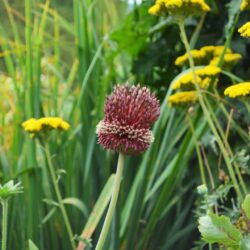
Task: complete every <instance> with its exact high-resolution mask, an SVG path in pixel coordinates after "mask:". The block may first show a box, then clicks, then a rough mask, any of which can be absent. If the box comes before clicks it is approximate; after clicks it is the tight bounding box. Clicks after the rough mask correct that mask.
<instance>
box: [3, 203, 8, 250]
mask: <svg viewBox="0 0 250 250" xmlns="http://www.w3.org/2000/svg"><path fill="white" fill-rule="evenodd" d="M2 209H3V211H2V214H3V218H2V220H3V221H2V250H6V247H7V230H8V224H7V218H8V200H7V199H4V200H3V201H2Z"/></svg>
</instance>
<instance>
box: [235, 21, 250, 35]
mask: <svg viewBox="0 0 250 250" xmlns="http://www.w3.org/2000/svg"><path fill="white" fill-rule="evenodd" d="M238 31H239V33H240V35H241V36H243V37H250V22H247V23H245V24H244V25H242V26H241V27H240V28H239V29H238Z"/></svg>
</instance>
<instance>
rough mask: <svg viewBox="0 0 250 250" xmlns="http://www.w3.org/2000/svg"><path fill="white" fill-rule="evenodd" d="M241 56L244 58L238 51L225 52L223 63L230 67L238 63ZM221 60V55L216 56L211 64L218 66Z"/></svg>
mask: <svg viewBox="0 0 250 250" xmlns="http://www.w3.org/2000/svg"><path fill="white" fill-rule="evenodd" d="M241 58H242V56H241V54H237V53H232V54H225V55H224V61H223V65H224V66H225V67H230V66H232V65H234V64H236V63H237V62H238V61H239V60H240V59H241ZM219 60H220V57H219V56H216V57H214V58H213V59H212V60H211V61H210V63H209V65H213V66H216V65H218V63H219Z"/></svg>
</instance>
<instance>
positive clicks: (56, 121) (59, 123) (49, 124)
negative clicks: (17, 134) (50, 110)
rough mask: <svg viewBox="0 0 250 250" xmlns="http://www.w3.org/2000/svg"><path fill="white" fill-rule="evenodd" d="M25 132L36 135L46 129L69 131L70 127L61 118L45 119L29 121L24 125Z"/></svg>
mask: <svg viewBox="0 0 250 250" xmlns="http://www.w3.org/2000/svg"><path fill="white" fill-rule="evenodd" d="M22 127H23V128H24V130H25V131H27V132H29V133H32V134H36V133H38V132H41V131H43V130H46V129H50V130H51V129H59V130H65V131H66V130H68V129H69V128H70V125H69V124H68V123H67V122H65V121H64V120H63V119H62V118H60V117H43V118H40V119H34V118H31V119H28V120H27V121H25V122H23V123H22Z"/></svg>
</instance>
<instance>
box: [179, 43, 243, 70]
mask: <svg viewBox="0 0 250 250" xmlns="http://www.w3.org/2000/svg"><path fill="white" fill-rule="evenodd" d="M223 50H224V46H221V45H218V46H213V45H208V46H204V47H202V48H200V49H194V50H191V55H192V57H193V59H194V62H195V65H217V64H216V62H217V63H218V59H219V57H220V55H221V53H222V52H223ZM239 59H241V55H240V54H237V53H233V51H232V50H231V49H230V48H227V50H226V53H225V57H224V66H233V65H234V64H235V63H236V62H237V61H238V60H239ZM175 65H176V66H179V67H181V66H185V65H188V55H187V53H185V54H184V55H182V56H179V57H177V58H176V60H175Z"/></svg>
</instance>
